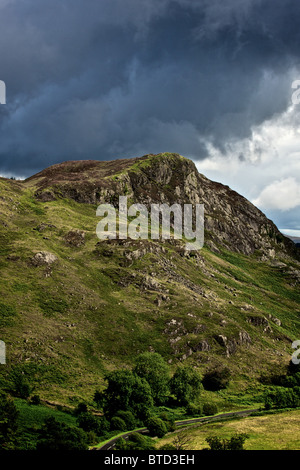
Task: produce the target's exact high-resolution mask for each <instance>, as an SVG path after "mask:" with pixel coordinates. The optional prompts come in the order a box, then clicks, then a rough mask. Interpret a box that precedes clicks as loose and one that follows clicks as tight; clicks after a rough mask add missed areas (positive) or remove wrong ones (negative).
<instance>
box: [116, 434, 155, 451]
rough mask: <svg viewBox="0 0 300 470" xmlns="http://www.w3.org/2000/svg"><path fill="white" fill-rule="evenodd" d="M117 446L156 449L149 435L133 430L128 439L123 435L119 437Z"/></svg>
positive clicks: (117, 447) (125, 448)
mask: <svg viewBox="0 0 300 470" xmlns="http://www.w3.org/2000/svg"><path fill="white" fill-rule="evenodd" d="M115 448H116V450H154V449H155V446H154V444H153V442H152V440H151V439H150V438H149V437H147V436H143V435H142V434H140V433H138V432H133V433H132V434H130V435H129V436H128V438H127V440H125V439H124V438H123V437H121V438H119V439H118V440H117V442H116V446H115Z"/></svg>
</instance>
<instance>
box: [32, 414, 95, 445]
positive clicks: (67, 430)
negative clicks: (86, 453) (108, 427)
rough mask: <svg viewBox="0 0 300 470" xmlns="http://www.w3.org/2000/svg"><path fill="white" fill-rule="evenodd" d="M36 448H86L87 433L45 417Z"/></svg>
mask: <svg viewBox="0 0 300 470" xmlns="http://www.w3.org/2000/svg"><path fill="white" fill-rule="evenodd" d="M37 450H42V451H45V450H46V451H68V450H71V451H72V450H88V445H87V435H86V433H85V432H84V431H83V430H82V429H79V428H76V427H74V426H68V425H66V424H64V423H60V422H58V421H57V420H56V419H55V418H53V417H50V418H47V419H46V420H45V422H44V424H43V426H42V428H41V430H40V432H39V438H38V443H37Z"/></svg>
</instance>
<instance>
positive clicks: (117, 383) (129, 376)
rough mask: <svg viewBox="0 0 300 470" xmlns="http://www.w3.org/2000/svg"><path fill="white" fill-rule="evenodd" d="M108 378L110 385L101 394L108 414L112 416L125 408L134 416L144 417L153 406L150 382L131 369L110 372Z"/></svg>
mask: <svg viewBox="0 0 300 470" xmlns="http://www.w3.org/2000/svg"><path fill="white" fill-rule="evenodd" d="M106 380H107V381H108V385H107V388H106V389H105V390H104V391H103V392H102V394H101V400H102V402H103V409H104V412H105V414H106V415H107V416H109V417H112V416H114V415H115V414H116V413H117V412H118V411H120V410H123V411H131V412H132V413H133V415H134V416H137V417H141V418H143V417H144V416H145V415H146V413H147V410H149V408H151V407H152V406H153V399H152V395H151V389H150V386H149V384H148V382H147V381H146V380H145V379H142V378H141V377H138V376H137V375H136V374H135V373H134V372H132V371H130V370H119V371H114V372H110V373H109V374H108V375H107V376H106ZM98 397H99V394H98ZM95 400H96V397H95Z"/></svg>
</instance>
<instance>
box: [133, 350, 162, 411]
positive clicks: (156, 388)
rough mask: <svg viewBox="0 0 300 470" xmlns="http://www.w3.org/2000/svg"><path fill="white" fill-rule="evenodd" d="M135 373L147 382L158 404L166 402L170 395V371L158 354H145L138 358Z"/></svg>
mask: <svg viewBox="0 0 300 470" xmlns="http://www.w3.org/2000/svg"><path fill="white" fill-rule="evenodd" d="M134 372H135V373H136V374H137V375H138V376H139V377H141V378H143V379H145V380H147V382H148V383H149V385H150V388H151V393H152V397H153V400H154V402H155V403H156V404H162V403H164V402H165V400H166V397H167V395H168V393H169V380H170V379H169V377H170V369H169V366H168V364H166V362H165V361H164V359H163V357H162V356H161V355H160V354H158V353H151V352H145V353H143V354H140V355H139V356H138V357H137V360H136V365H135V368H134Z"/></svg>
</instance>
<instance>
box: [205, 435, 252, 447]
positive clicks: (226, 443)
mask: <svg viewBox="0 0 300 470" xmlns="http://www.w3.org/2000/svg"><path fill="white" fill-rule="evenodd" d="M247 438H248V435H247V434H245V433H237V434H235V435H234V436H232V437H231V438H230V439H222V438H221V437H218V436H210V437H207V438H206V439H205V440H206V442H207V443H208V444H209V447H210V450H243V449H244V443H245V441H246V439H247Z"/></svg>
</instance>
